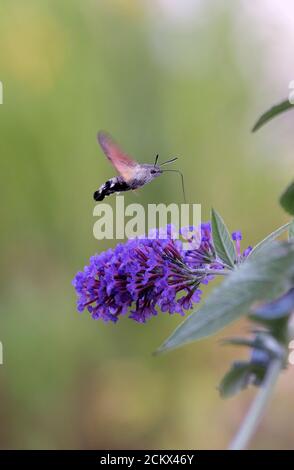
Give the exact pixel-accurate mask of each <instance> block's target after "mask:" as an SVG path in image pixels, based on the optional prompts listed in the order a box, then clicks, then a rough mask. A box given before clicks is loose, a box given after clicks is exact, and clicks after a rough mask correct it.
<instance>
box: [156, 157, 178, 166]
mask: <svg viewBox="0 0 294 470" xmlns="http://www.w3.org/2000/svg"><path fill="white" fill-rule="evenodd" d="M177 159H178V157H174V158H171V159H170V160H167V161H166V162H163V163H161V164H160V165H159V166H162V165H167V164H168V163H172V162H175V161H176V160H177Z"/></svg>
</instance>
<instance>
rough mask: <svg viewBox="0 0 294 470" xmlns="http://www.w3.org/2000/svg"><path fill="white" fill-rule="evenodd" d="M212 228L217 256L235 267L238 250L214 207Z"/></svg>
mask: <svg viewBox="0 0 294 470" xmlns="http://www.w3.org/2000/svg"><path fill="white" fill-rule="evenodd" d="M211 228H212V239H213V245H214V248H215V251H216V254H217V256H218V257H219V258H220V259H221V260H222V261H223V262H224V263H225V264H226V265H227V266H230V267H232V268H234V267H235V260H236V259H237V252H236V249H235V245H234V243H233V241H232V239H231V235H230V233H229V231H228V229H227V227H226V225H225V223H224V221H223V219H222V218H221V216H220V215H219V214H218V212H216V211H215V210H214V209H212V211H211Z"/></svg>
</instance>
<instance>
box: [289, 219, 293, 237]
mask: <svg viewBox="0 0 294 470" xmlns="http://www.w3.org/2000/svg"><path fill="white" fill-rule="evenodd" d="M288 237H289V240H294V220H293V222H291V224H290V227H289V232H288Z"/></svg>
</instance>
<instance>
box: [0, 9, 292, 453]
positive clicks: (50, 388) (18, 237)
mask: <svg viewBox="0 0 294 470" xmlns="http://www.w3.org/2000/svg"><path fill="white" fill-rule="evenodd" d="M206 13H207V15H206V17H205V21H197V17H195V22H194V21H192V22H191V21H190V22H189V27H187V28H185V27H183V25H181V26H179V25H176V24H174V23H173V22H169V21H168V20H167V18H166V17H165V16H164V14H163V11H162V10H160V9H159V8H158V6H157V2H155V1H152V2H147V1H146V2H144V1H142V2H136V1H126V0H125V1H122V0H120V1H119V0H111V1H100V2H95V1H93V0H85V1H83V2H79V1H77V0H71V1H70V2H69V1H66V0H64V1H62V2H61V1H59V0H58V1H57V0H51V1H50V2H49V1H44V2H37V0H28V1H27V2H22V1H20V0H2V2H1V16H0V65H1V67H0V73H1V77H0V79H1V80H2V82H3V84H4V104H3V105H1V106H0V119H1V138H0V149H1V175H2V183H1V200H2V216H1V221H2V230H1V233H0V237H1V244H0V247H1V266H2V270H1V312H0V314H1V317H0V318H1V328H0V339H1V341H2V343H3V349H4V365H2V366H1V367H0V417H1V431H0V446H1V448H17V447H21V448H103V447H108V448H136V447H141V448H142V447H143V448H144V447H145V448H152V447H153V448H164V447H166V448H170V449H172V448H186V449H187V448H220V447H224V446H225V445H226V443H227V441H228V439H229V438H230V436H231V434H232V432H233V431H234V430H235V428H236V426H237V423H238V421H239V418H240V415H241V414H243V408H244V407H245V406H246V399H247V398H248V394H247V392H246V394H244V398H242V400H243V401H242V400H241V401H240V400H238V402H235V401H234V400H233V401H232V402H231V403H230V404H229V405H228V404H224V403H223V402H221V401H220V399H219V397H218V394H217V391H216V390H215V385H216V383H217V380H218V378H219V376H220V369H222V370H223V371H224V369H225V367H226V364H227V362H228V358H229V357H230V354H231V353H229V352H227V351H222V353H220V351H219V350H218V349H217V348H218V347H219V346H218V344H217V342H216V338H212V339H211V340H208V341H206V342H203V343H201V344H200V345H195V346H190V347H187V348H184V349H183V350H181V351H178V352H175V353H172V354H170V355H166V356H163V357H160V358H154V357H152V356H151V352H152V351H153V350H154V349H155V348H156V347H157V346H158V345H159V344H160V343H161V341H162V339H163V338H165V337H166V336H167V335H168V333H169V332H171V331H172V330H173V329H174V327H175V326H176V324H178V323H179V322H180V318H177V317H176V316H175V317H168V316H166V315H161V316H159V317H158V318H154V319H153V320H152V321H150V322H149V323H148V324H147V325H144V326H142V325H137V324H134V322H132V321H129V320H128V319H127V318H126V319H125V320H124V321H122V322H120V323H119V324H118V325H104V324H102V323H100V322H95V321H93V320H91V319H90V318H89V317H88V316H87V315H86V314H83V315H79V314H77V313H76V311H75V294H74V291H73V288H72V286H71V279H72V278H73V276H74V274H75V272H76V271H77V270H79V269H81V268H82V267H83V265H84V264H85V263H86V262H87V259H88V257H89V256H90V255H91V254H93V253H94V252H96V251H101V250H103V249H105V248H106V247H108V246H109V244H108V243H106V242H103V243H101V242H99V243H98V242H97V241H96V240H95V239H94V238H93V235H92V227H93V222H94V219H93V215H92V211H93V207H94V204H93V200H92V194H93V191H94V190H95V189H96V188H97V187H98V186H99V185H100V184H101V183H102V182H103V181H104V180H105V179H107V178H108V177H110V176H113V170H112V168H111V167H110V165H109V163H108V162H107V161H106V159H105V158H104V157H103V155H102V152H101V151H100V149H99V148H98V146H97V143H96V138H95V136H96V132H97V130H99V129H100V128H104V129H107V130H109V131H110V132H111V133H112V134H113V135H114V136H115V137H116V138H117V139H118V141H119V142H120V143H121V145H122V146H123V147H124V148H125V149H126V150H128V151H129V152H130V154H132V155H134V156H135V157H136V158H138V160H140V161H144V162H149V161H153V159H154V156H155V155H156V154H157V153H159V155H160V157H161V158H165V159H166V158H168V157H170V156H173V155H180V159H179V161H178V162H177V163H178V165H179V166H180V168H181V170H182V171H183V173H184V174H185V179H186V191H187V194H188V199H189V201H190V202H200V203H201V204H202V208H203V220H205V219H206V218H207V217H208V214H209V211H210V207H211V206H212V205H213V206H215V207H216V208H217V209H219V210H220V212H221V213H222V214H224V217H225V218H226V220H227V221H228V225H229V226H230V227H232V228H236V229H241V230H242V231H243V233H244V238H245V241H244V243H245V245H246V246H247V245H248V244H249V243H250V244H254V243H255V242H256V241H257V240H258V239H260V238H262V236H263V235H265V234H266V233H267V232H269V231H271V230H272V229H273V228H274V227H277V226H279V225H281V224H282V223H283V222H285V221H286V220H287V219H286V215H285V214H283V213H282V211H281V210H280V209H279V207H278V205H277V204H275V202H274V201H276V200H277V196H278V194H279V192H280V189H281V187H282V183H281V182H282V181H283V178H284V176H285V175H286V174H287V173H289V171H290V163H289V166H287V162H284V163H283V162H282V161H279V164H275V162H274V163H273V162H272V161H271V164H270V165H269V164H267V161H268V160H267V159H268V157H269V155H268V153H269V149H268V148H267V147H266V145H263V144H262V141H260V140H259V141H258V147H257V146H256V145H255V144H254V143H253V137H252V136H250V134H249V130H250V126H251V122H252V120H253V118H254V116H255V114H251V109H252V106H253V103H255V101H256V99H258V97H257V95H256V92H255V90H254V89H253V88H252V83H251V82H250V83H249V81H248V80H247V79H246V77H244V74H243V73H242V69H241V67H240V57H238V52H237V51H236V45H235V43H234V40H233V39H232V35H233V31H234V17H233V15H232V11H231V10H229V8H227V7H224V6H222V7H221V6H219V7H217V8H216V7H215V5H214V7H213V8H211V11H207V12H206ZM266 132H269V131H267V130H266V129H265V131H264V135H263V137H262V139H265V140H266V138H267V136H269V134H266ZM272 158H278V156H273V155H272ZM261 181H262V184H261ZM171 188H173V191H172V192H171ZM181 197H182V196H181V187H180V184H178V179H177V175H172V174H166V175H164V176H163V177H162V179H160V181H159V180H157V181H154V182H153V183H152V186H151V185H150V186H146V188H144V190H142V191H140V192H139V199H138V200H139V201H140V202H142V203H144V204H146V203H149V202H171V201H181ZM126 200H127V201H133V200H134V195H133V194H127V195H126ZM110 201H111V202H112V204H114V202H115V198H112V199H110ZM236 328H237V329H236ZM238 328H240V325H238V326H235V327H234V328H233V329H231V330H230V331H238ZM216 351H217V354H216ZM287 384H288V381H287V383H286V382H284V388H283V387H282V389H281V391H280V394H283V396H284V400H280V402H279V408H275V404H274V405H273V407H272V413H271V416H270V417H269V418H268V421H269V420H271V422H270V423H269V422H266V424H265V428H264V429H265V430H266V432H264V433H263V434H262V433H261V434H260V437H259V439H260V440H257V444H256V445H260V446H261V447H265V446H266V445H270V444H271V440H270V439H271V437H269V436H270V435H272V434H271V432H272V431H271V426H275V432H276V435H275V445H276V446H278V447H280V448H282V447H283V446H284V447H287V446H290V445H291V444H292V443H293V434H294V428H293V423H290V421H289V419H288V418H289V415H288V411H287V410H288V408H291V406H293V403H292V401H293V398H290V396H292V397H293V396H294V395H293V393H291V395H290V391H289V386H290V385H287ZM249 395H250V392H249ZM281 402H282V403H285V408H284V409H283V406H282V407H281ZM286 403H287V407H286ZM287 423H288V424H287ZM281 429H282V430H283V432H281Z"/></svg>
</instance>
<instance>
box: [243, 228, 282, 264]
mask: <svg viewBox="0 0 294 470" xmlns="http://www.w3.org/2000/svg"><path fill="white" fill-rule="evenodd" d="M290 225H291V222H287V223H286V224H285V225H282V226H281V227H279V228H277V229H276V230H275V231H274V232H272V233H270V234H269V235H268V236H267V237H265V238H264V239H263V240H261V241H260V242H259V243H257V245H255V247H254V248H253V250H252V251H251V252H250V253H249V255H248V257H247V258H251V257H252V256H253V255H254V256H255V255H256V254H257V253H258V252H259V250H260V249H261V248H263V247H264V246H266V245H268V244H269V243H271V242H272V241H273V240H275V239H276V238H278V237H279V236H280V235H282V234H283V233H284V232H286V231H287V230H288V228H289V226H290Z"/></svg>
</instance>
